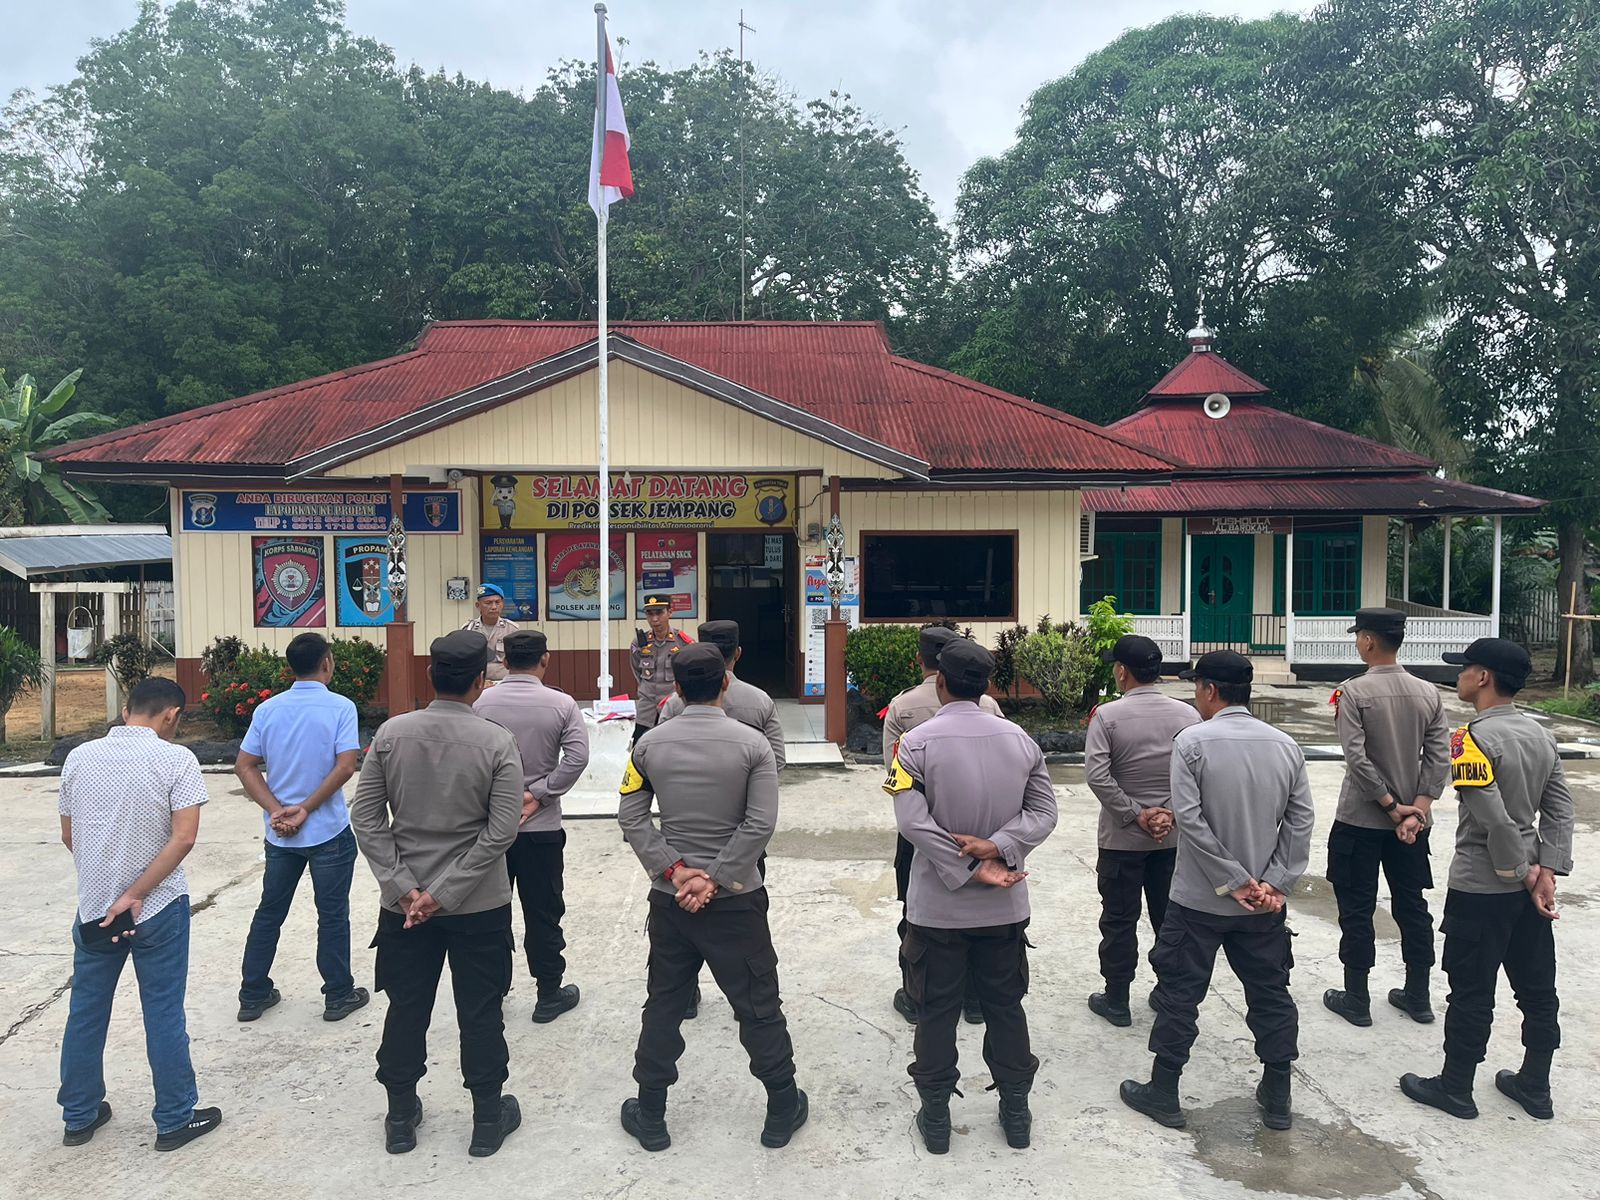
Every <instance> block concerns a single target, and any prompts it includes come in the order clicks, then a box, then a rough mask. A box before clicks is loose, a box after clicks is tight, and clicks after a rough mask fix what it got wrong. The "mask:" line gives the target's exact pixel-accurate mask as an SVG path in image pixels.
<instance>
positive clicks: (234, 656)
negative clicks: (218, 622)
mask: <svg viewBox="0 0 1600 1200" xmlns="http://www.w3.org/2000/svg"><path fill="white" fill-rule="evenodd" d="M244 651H245V645H244V641H243V639H241V638H237V637H235V636H233V635H232V634H223V635H221V636H219V637H215V638H212V639H211V642H210V644H209V645H207V646H206V648H205V649H204V650H202V651H200V669H201V670H202V671H204V672H205V674H206V676H207V678H213V679H214V678H216V677H217V676H218V675H221V674H224V673H225V672H226V671H227V670H228V669H229V668H230V667H232V666H233V664H234V663H236V662H238V661H239V656H240V655H241V654H243V653H244Z"/></svg>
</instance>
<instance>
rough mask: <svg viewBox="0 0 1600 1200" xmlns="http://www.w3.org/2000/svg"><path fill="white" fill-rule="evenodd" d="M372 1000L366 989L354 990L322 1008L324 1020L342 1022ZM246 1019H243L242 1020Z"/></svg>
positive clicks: (330, 1001)
mask: <svg viewBox="0 0 1600 1200" xmlns="http://www.w3.org/2000/svg"><path fill="white" fill-rule="evenodd" d="M371 1000H372V993H371V992H369V991H367V989H366V988H361V987H358V988H353V989H352V990H351V992H350V994H349V995H348V996H343V997H341V998H340V999H338V1000H329V1001H328V1002H327V1003H326V1004H324V1005H323V1006H322V1019H323V1020H324V1021H342V1020H344V1019H345V1018H346V1017H348V1016H349V1015H350V1014H351V1013H353V1012H355V1011H356V1009H358V1008H365V1007H366V1006H367V1004H368V1003H369V1002H370V1001H371ZM243 1019H244V1018H243V1017H241V1018H240V1020H243Z"/></svg>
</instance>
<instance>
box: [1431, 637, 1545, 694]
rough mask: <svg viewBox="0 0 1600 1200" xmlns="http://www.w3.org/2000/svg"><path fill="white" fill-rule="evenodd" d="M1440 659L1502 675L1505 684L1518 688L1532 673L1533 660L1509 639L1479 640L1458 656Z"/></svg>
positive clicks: (1522, 685)
mask: <svg viewBox="0 0 1600 1200" xmlns="http://www.w3.org/2000/svg"><path fill="white" fill-rule="evenodd" d="M1440 657H1441V658H1443V659H1444V661H1445V662H1447V663H1454V664H1456V665H1457V666H1467V665H1471V666H1474V667H1483V668H1484V669H1485V670H1489V671H1493V672H1494V673H1495V674H1496V675H1504V676H1505V677H1506V680H1507V682H1509V683H1512V684H1515V685H1516V686H1517V687H1519V688H1520V687H1524V686H1526V685H1527V682H1528V676H1529V675H1530V674H1532V672H1533V659H1532V658H1530V657H1529V656H1528V652H1527V651H1526V650H1524V649H1523V648H1522V647H1521V646H1519V645H1517V644H1516V643H1515V642H1513V641H1511V640H1510V639H1509V638H1479V639H1478V640H1477V641H1475V642H1473V643H1472V645H1470V646H1468V647H1467V648H1466V649H1465V650H1463V651H1461V652H1460V653H1459V654H1457V653H1450V654H1443V655H1441V656H1440Z"/></svg>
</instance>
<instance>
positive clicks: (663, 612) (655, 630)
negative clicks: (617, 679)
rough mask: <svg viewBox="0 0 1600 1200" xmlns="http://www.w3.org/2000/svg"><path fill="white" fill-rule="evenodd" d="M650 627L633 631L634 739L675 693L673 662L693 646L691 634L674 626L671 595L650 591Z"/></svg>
mask: <svg viewBox="0 0 1600 1200" xmlns="http://www.w3.org/2000/svg"><path fill="white" fill-rule="evenodd" d="M644 615H645V620H646V621H647V622H648V623H649V628H648V629H637V630H635V631H634V638H633V645H632V646H630V647H628V664H629V666H631V667H632V668H633V677H634V679H636V680H637V681H638V687H637V688H636V689H635V691H634V718H633V740H634V741H635V742H637V741H638V740H639V739H640V738H642V737H643V736H644V733H645V730H647V729H653V728H654V727H655V724H656V722H657V721H658V720H659V719H660V712H661V706H662V704H663V703H665V702H666V700H667V699H668V697H670V696H671V695H672V681H673V663H674V661H675V660H676V659H677V657H678V653H679V651H681V650H682V649H683V648H684V647H685V646H692V645H694V642H693V640H691V639H690V637H689V635H688V634H686V633H684V632H683V631H682V630H678V629H674V628H673V627H672V597H671V596H663V595H657V594H655V593H651V594H650V595H648V596H646V597H645V598H644Z"/></svg>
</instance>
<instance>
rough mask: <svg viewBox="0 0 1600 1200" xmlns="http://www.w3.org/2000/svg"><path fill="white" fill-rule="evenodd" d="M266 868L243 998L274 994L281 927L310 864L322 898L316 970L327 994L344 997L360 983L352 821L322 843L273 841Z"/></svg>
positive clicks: (241, 1000) (250, 940)
mask: <svg viewBox="0 0 1600 1200" xmlns="http://www.w3.org/2000/svg"><path fill="white" fill-rule="evenodd" d="M266 846H267V870H266V874H265V875H264V876H263V877H262V879H261V904H260V905H259V906H258V907H257V908H256V915H255V917H254V919H252V920H251V922H250V935H249V937H247V938H246V939H245V943H244V967H243V970H242V974H243V976H244V980H243V982H242V983H241V984H240V985H239V1003H240V1004H252V1003H260V1002H262V1001H264V1000H266V999H267V997H269V996H271V995H272V976H271V975H270V974H269V972H270V971H271V970H272V960H273V958H274V957H276V955H277V953H278V933H279V931H280V930H281V929H282V928H283V922H284V919H285V918H286V917H288V915H289V904H290V903H291V902H292V901H293V900H294V890H295V888H296V887H298V886H299V884H300V876H301V875H302V874H304V872H305V869H306V867H308V866H309V867H310V868H311V891H312V894H313V895H314V896H315V897H316V902H317V970H318V971H319V972H321V974H322V994H323V995H324V996H326V997H327V998H328V999H329V1000H343V999H344V998H345V997H346V996H348V995H349V994H350V993H351V992H352V991H353V990H354V989H355V978H354V976H352V975H351V974H350V881H351V879H352V878H353V877H354V875H355V869H356V835H355V834H354V833H352V832H351V831H350V827H349V826H345V828H344V830H343V831H342V832H341V833H340V834H339V835H338V836H337V837H333V838H329V839H328V840H327V841H325V842H323V843H322V844H321V845H319V846H306V847H304V848H301V847H299V846H295V847H289V846H278V845H275V844H273V843H272V842H268V843H267V844H266Z"/></svg>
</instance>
